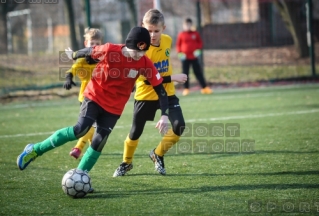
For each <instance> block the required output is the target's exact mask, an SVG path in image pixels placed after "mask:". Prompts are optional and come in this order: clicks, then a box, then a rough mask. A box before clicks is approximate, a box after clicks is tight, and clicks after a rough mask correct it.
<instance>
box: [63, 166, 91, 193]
mask: <svg viewBox="0 0 319 216" xmlns="http://www.w3.org/2000/svg"><path fill="white" fill-rule="evenodd" d="M90 188H91V178H90V176H89V175H88V173H87V172H84V171H82V170H79V169H71V170H69V171H68V172H67V173H65V175H64V176H63V179H62V190H63V191H64V193H65V194H67V195H68V196H70V197H73V198H82V197H84V196H85V195H86V194H87V193H88V191H89V190H90Z"/></svg>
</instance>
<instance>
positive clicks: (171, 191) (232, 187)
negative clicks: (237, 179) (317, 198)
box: [85, 183, 319, 199]
mask: <svg viewBox="0 0 319 216" xmlns="http://www.w3.org/2000/svg"><path fill="white" fill-rule="evenodd" d="M318 188H319V184H297V183H296V184H258V185H243V184H240V185H228V186H202V187H198V188H165V189H163V188H159V189H157V188H152V189H150V190H130V191H123V192H113V191H112V192H110V191H97V192H94V193H93V194H89V195H88V196H86V197H85V198H89V199H99V198H103V199H104V198H117V197H124V196H134V195H136V194H139V195H154V194H174V193H183V194H196V193H205V192H214V191H216V192H217V191H218V192H221V191H222V192H226V191H243V190H246V191H252V190H265V189H266V190H268V189H269V190H289V189H318Z"/></svg>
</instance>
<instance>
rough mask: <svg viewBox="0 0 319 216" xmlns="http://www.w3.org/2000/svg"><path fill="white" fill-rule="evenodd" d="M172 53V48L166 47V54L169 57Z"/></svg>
mask: <svg viewBox="0 0 319 216" xmlns="http://www.w3.org/2000/svg"><path fill="white" fill-rule="evenodd" d="M170 53H171V50H170V49H166V50H165V55H166V56H167V57H169V55H170Z"/></svg>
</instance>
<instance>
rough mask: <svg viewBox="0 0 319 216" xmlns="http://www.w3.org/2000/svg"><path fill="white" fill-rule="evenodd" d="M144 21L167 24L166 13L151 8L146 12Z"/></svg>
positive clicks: (153, 23) (152, 23)
mask: <svg viewBox="0 0 319 216" xmlns="http://www.w3.org/2000/svg"><path fill="white" fill-rule="evenodd" d="M143 23H147V24H151V25H158V24H159V23H162V24H163V25H165V20H164V15H163V14H162V13H161V12H160V11H159V10H157V9H150V10H148V11H147V12H146V13H145V14H144V17H143Z"/></svg>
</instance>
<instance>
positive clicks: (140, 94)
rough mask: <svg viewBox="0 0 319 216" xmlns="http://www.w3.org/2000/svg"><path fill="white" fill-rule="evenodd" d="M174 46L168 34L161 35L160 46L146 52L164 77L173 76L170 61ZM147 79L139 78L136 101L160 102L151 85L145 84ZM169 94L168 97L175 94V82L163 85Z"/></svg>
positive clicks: (152, 47) (151, 47)
mask: <svg viewBox="0 0 319 216" xmlns="http://www.w3.org/2000/svg"><path fill="white" fill-rule="evenodd" d="M171 46H172V38H171V37H170V36H168V35H166V34H162V35H161V41H160V45H159V46H153V45H151V46H150V48H149V49H148V50H147V52H146V56H147V57H148V58H149V59H151V61H152V62H153V64H154V66H155V68H156V69H157V70H158V72H159V73H160V75H161V76H162V77H164V76H171V75H172V73H173V70H172V66H171V64H170V61H169V57H170V53H171ZM144 80H146V78H145V77H144V76H139V78H138V79H137V80H136V83H135V84H136V85H135V86H136V92H135V96H134V98H135V100H158V96H157V94H156V92H155V91H154V89H153V87H152V86H151V85H147V84H145V83H144ZM163 86H164V88H165V90H166V92H167V96H172V95H174V94H175V86H174V83H173V82H170V83H163Z"/></svg>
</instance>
